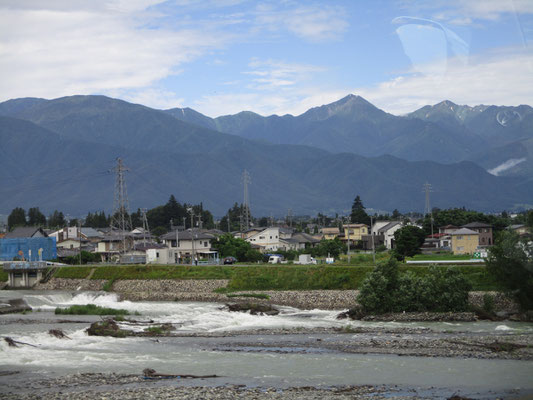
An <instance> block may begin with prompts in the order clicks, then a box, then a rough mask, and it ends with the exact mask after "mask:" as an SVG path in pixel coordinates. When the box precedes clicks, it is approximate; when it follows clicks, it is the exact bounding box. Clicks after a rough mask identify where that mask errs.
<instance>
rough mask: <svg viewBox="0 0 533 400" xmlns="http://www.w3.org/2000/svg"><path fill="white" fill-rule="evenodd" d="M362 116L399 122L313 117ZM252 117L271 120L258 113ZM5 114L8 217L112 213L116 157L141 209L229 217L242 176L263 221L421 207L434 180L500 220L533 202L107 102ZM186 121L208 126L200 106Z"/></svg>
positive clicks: (453, 169) (317, 114) (519, 181)
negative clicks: (361, 206) (502, 213)
mask: <svg viewBox="0 0 533 400" xmlns="http://www.w3.org/2000/svg"><path fill="white" fill-rule="evenodd" d="M354 107H355V108H357V109H365V110H366V112H365V113H363V115H359V116H352V117H353V119H354V120H355V121H365V123H368V124H369V125H372V121H371V120H372V118H371V117H370V116H371V115H373V114H375V115H377V116H380V117H382V118H383V119H384V120H386V119H389V118H393V119H394V120H395V118H397V117H394V116H390V114H386V113H384V112H383V111H381V110H379V109H377V108H375V107H373V106H372V105H371V104H370V103H368V102H366V101H365V100H364V99H361V98H355V99H351V98H350V99H347V100H345V101H340V102H337V104H334V105H331V106H330V107H328V108H321V107H318V108H315V109H311V110H309V111H308V112H307V113H306V114H307V115H306V116H305V119H306V120H307V121H310V122H309V123H310V124H311V122H313V123H323V122H325V121H326V122H327V121H330V120H331V118H338V117H339V115H344V114H347V115H349V114H350V113H351V111H350V110H351V109H353V108H354ZM174 112H177V111H174ZM180 112H181V111H180ZM245 114H246V115H247V116H248V117H250V119H251V120H252V121H254V120H255V119H257V117H259V119H258V120H259V121H263V122H264V119H263V117H260V116H257V115H256V114H253V113H245ZM0 115H4V116H2V117H0V143H2V146H0V179H1V181H2V195H1V196H0V213H9V212H10V211H11V209H12V208H14V207H16V206H22V207H26V208H28V207H32V206H39V207H41V208H42V209H43V210H45V211H46V212H51V211H53V210H54V209H61V210H63V211H64V212H69V213H85V212H87V211H96V210H100V209H105V210H107V211H111V207H112V203H113V186H114V177H113V175H112V173H111V172H110V170H111V168H112V167H113V165H114V162H115V159H116V158H117V157H122V158H123V159H124V162H125V164H126V165H127V166H129V167H130V169H131V172H130V173H129V174H128V175H127V183H128V193H129V195H130V204H131V206H132V209H136V208H137V207H153V206H155V205H158V204H163V203H164V202H166V200H167V199H168V197H169V196H170V194H175V195H176V197H177V198H178V199H179V200H180V201H182V202H191V203H199V202H203V203H204V205H205V207H206V208H208V209H210V210H211V211H212V212H214V213H215V215H219V216H221V215H223V214H224V213H225V212H226V211H227V209H228V208H230V207H231V206H232V205H233V203H234V202H241V201H242V182H241V175H242V171H243V170H244V169H247V170H248V171H249V172H250V174H251V176H252V185H251V186H250V199H251V203H252V213H253V214H254V215H255V216H258V215H260V216H263V215H270V214H271V213H273V214H274V215H282V214H284V213H285V212H286V210H287V209H289V208H291V209H292V210H293V212H294V213H299V214H310V215H315V214H316V213H317V212H325V213H335V212H339V213H344V212H347V211H348V210H349V208H350V206H351V202H352V201H353V197H354V196H355V195H356V194H359V195H360V196H361V197H362V198H363V200H364V202H365V205H367V206H368V207H373V208H379V209H384V210H392V209H394V208H398V209H400V210H402V211H408V210H422V209H423V207H424V199H423V195H422V194H421V187H422V184H423V183H425V182H426V181H428V182H431V183H432V184H433V187H434V190H435V192H434V197H433V199H432V205H433V206H436V207H441V208H447V207H453V206H465V207H467V208H473V209H477V210H481V211H494V210H502V209H512V208H513V207H515V206H521V205H524V204H528V203H531V202H532V199H533V185H529V184H527V182H528V181H527V180H524V179H523V178H507V177H496V176H493V175H491V174H489V173H487V172H486V171H485V170H484V169H483V168H481V167H479V166H477V165H476V164H474V163H472V162H461V163H457V164H456V163H452V164H450V165H442V164H438V163H435V162H432V161H418V162H410V161H405V160H401V159H399V158H396V157H393V156H388V155H384V156H380V157H374V158H368V157H363V156H360V155H357V154H354V153H348V152H343V153H339V152H336V153H332V152H328V151H326V150H323V149H319V148H316V147H311V146H303V145H287V144H281V145H280V144H271V143H266V142H265V140H262V141H258V140H251V139H247V138H243V137H239V136H236V135H231V134H224V133H221V132H217V131H215V130H213V129H210V128H209V127H208V126H207V127H205V126H199V125H198V123H197V124H193V123H190V122H185V121H182V120H178V119H177V118H176V117H174V116H172V115H169V112H164V111H161V110H154V109H151V108H148V107H145V106H141V105H135V104H130V103H127V102H124V101H121V100H116V99H111V98H108V97H104V96H72V97H64V98H60V99H55V100H42V99H16V100H10V101H8V102H4V103H0ZM6 115H7V116H6ZM182 115H186V116H188V117H190V118H193V117H194V118H196V120H203V121H204V122H206V123H209V122H208V121H209V119H207V120H206V119H204V118H203V117H202V115H201V114H199V113H196V112H194V111H193V110H190V109H189V110H187V109H185V110H184V111H183V112H182ZM256 116H257V117H256ZM352 117H350V118H352ZM206 118H207V117H206ZM296 118H298V117H292V116H283V117H275V118H273V119H274V120H276V121H285V120H288V121H296ZM405 120H406V121H407V122H409V123H411V122H412V121H409V120H408V119H407V118H406V119H405ZM220 121H221V120H218V123H220ZM254 123H255V122H254ZM415 123H416V124H417V126H418V124H426V123H425V122H424V121H420V120H416V121H415ZM378 126H379V124H378ZM428 126H431V124H429V125H428ZM384 132H387V131H386V130H384ZM529 183H531V182H529Z"/></svg>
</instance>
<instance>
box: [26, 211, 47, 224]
mask: <svg viewBox="0 0 533 400" xmlns="http://www.w3.org/2000/svg"><path fill="white" fill-rule="evenodd" d="M28 225H30V226H45V225H46V217H45V216H44V214H43V213H42V212H41V211H40V210H39V207H32V208H30V209H29V210H28Z"/></svg>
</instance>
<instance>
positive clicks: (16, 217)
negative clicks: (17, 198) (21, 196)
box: [7, 207, 26, 230]
mask: <svg viewBox="0 0 533 400" xmlns="http://www.w3.org/2000/svg"><path fill="white" fill-rule="evenodd" d="M24 225H26V211H25V210H24V209H23V208H21V207H17V208H14V209H13V210H12V211H11V214H9V217H7V226H8V227H9V230H13V228H15V227H17V226H24Z"/></svg>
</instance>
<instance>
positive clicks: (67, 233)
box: [49, 226, 104, 243]
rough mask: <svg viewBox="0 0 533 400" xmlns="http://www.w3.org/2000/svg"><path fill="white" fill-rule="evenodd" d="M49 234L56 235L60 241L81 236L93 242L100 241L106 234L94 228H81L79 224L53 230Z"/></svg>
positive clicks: (77, 238) (76, 238)
mask: <svg viewBox="0 0 533 400" xmlns="http://www.w3.org/2000/svg"><path fill="white" fill-rule="evenodd" d="M49 236H51V237H55V238H56V241H57V242H58V243H59V242H62V241H64V240H67V239H73V240H79V238H80V237H81V238H82V239H85V240H88V241H90V242H92V243H98V241H99V240H100V239H102V237H103V236H104V235H103V234H102V233H100V232H98V231H97V230H96V229H94V228H84V227H82V228H81V229H80V228H79V227H77V226H69V227H65V228H62V229H59V230H57V231H55V232H52V233H50V235H49Z"/></svg>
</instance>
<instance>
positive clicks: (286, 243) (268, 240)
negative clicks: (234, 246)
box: [246, 226, 308, 253]
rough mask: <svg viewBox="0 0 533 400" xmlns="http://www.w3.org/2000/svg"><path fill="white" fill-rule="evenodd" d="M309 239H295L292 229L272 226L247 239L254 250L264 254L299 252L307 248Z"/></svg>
mask: <svg viewBox="0 0 533 400" xmlns="http://www.w3.org/2000/svg"><path fill="white" fill-rule="evenodd" d="M307 240H308V239H304V238H303V237H299V238H293V233H292V229H288V228H280V227H278V226H271V227H269V228H265V229H263V230H262V231H261V232H258V233H256V234H254V235H252V236H250V237H249V238H247V239H246V241H247V242H249V243H250V244H251V245H252V246H253V247H254V248H257V249H258V250H259V251H260V252H262V253H268V252H271V251H278V250H282V251H287V250H299V249H302V248H305V243H306V242H307Z"/></svg>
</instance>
